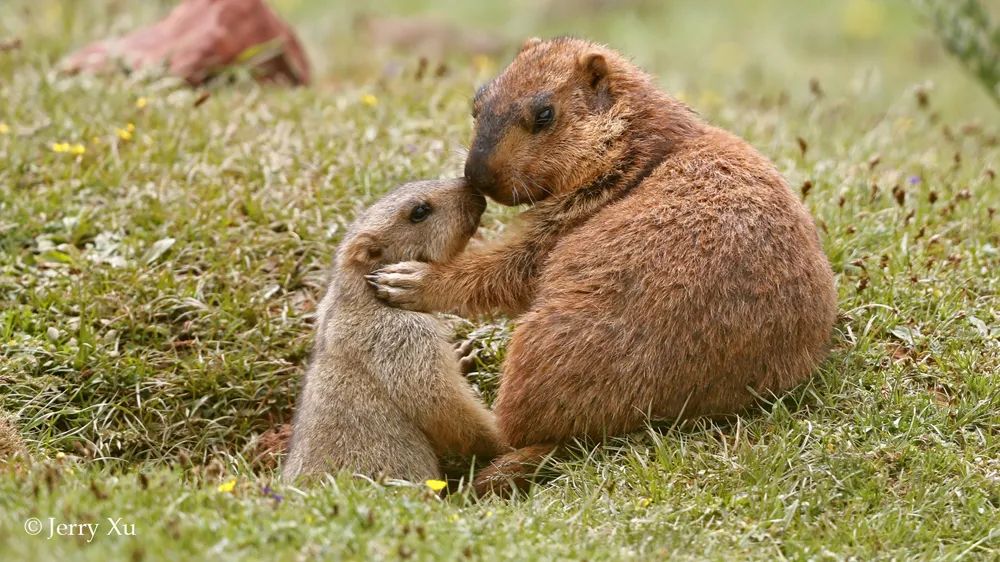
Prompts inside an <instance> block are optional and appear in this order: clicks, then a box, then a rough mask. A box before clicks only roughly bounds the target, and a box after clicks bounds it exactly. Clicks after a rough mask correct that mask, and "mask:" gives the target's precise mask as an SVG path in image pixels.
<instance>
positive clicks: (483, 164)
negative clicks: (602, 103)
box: [465, 143, 495, 195]
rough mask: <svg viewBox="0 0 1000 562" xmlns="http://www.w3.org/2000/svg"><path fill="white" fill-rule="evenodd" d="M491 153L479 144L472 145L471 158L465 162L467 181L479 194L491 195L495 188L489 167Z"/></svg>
mask: <svg viewBox="0 0 1000 562" xmlns="http://www.w3.org/2000/svg"><path fill="white" fill-rule="evenodd" d="M489 156H490V155H489V151H487V150H485V149H483V147H482V146H479V145H478V143H475V144H473V145H472V150H470V151H469V157H468V158H467V159H466V160H465V179H466V181H468V182H469V185H470V186H471V187H472V189H474V190H476V191H478V192H479V193H484V194H487V195H489V194H491V193H492V192H493V187H494V183H495V181H494V178H493V174H492V172H490V167H489V164H488V162H489Z"/></svg>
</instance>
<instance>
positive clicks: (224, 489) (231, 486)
mask: <svg viewBox="0 0 1000 562" xmlns="http://www.w3.org/2000/svg"><path fill="white" fill-rule="evenodd" d="M235 489H236V479H235V478H233V479H232V480H227V481H225V482H223V483H222V484H219V492H221V493H223V494H226V493H229V494H231V493H232V492H233V490H235Z"/></svg>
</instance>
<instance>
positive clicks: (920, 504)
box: [0, 0, 1000, 560]
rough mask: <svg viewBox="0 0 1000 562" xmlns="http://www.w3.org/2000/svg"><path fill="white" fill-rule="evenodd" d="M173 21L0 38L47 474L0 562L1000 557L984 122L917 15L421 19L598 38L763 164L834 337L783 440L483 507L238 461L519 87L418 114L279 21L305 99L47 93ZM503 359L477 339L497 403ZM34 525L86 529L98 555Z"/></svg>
mask: <svg viewBox="0 0 1000 562" xmlns="http://www.w3.org/2000/svg"><path fill="white" fill-rule="evenodd" d="M137 4H138V5H137ZM167 4H169V3H163V2H161V3H160V5H157V3H152V2H150V3H122V2H116V1H113V0H101V1H94V2H86V3H85V2H70V1H66V2H57V1H55V0H33V1H30V2H29V1H27V0H8V1H6V2H4V3H3V5H2V6H0V41H2V40H3V39H5V38H10V37H20V38H21V39H22V40H23V46H22V47H21V48H20V49H16V50H12V51H9V52H2V53H0V100H2V103H0V123H2V125H0V414H4V413H5V414H6V415H8V416H10V417H11V418H12V419H13V424H14V426H15V427H16V428H17V431H18V432H19V433H20V434H21V435H22V436H23V439H24V440H25V441H26V443H27V446H28V448H29V450H30V451H31V456H32V459H33V461H32V462H28V463H11V464H7V465H3V464H0V559H4V560H20V559H24V560H30V559H57V558H61V559H87V560H105V559H109V558H126V557H131V558H132V559H134V560H140V559H143V558H149V559H159V558H170V559H185V558H191V557H208V556H212V557H213V558H216V559H237V558H240V559H242V558H250V559H262V560H272V559H297V558H306V559H309V558H313V557H316V556H322V557H328V558H335V559H336V558H348V559H370V558H402V559H406V558H413V559H461V558H463V557H472V558H484V559H495V558H508V559H551V560H563V559H578V558H579V559H619V558H638V559H651V558H652V559H655V558H663V557H665V556H667V555H671V556H675V557H677V558H681V559H684V558H693V559H703V558H712V559H733V558H740V559H742V558H757V559H774V558H783V557H784V558H794V559H802V558H813V559H841V558H849V557H855V558H858V559H873V558H887V559H910V558H921V559H933V558H937V559H960V558H970V559H995V558H996V557H997V556H1000V526H998V525H997V521H998V520H1000V380H998V378H997V377H998V375H997V373H998V372H1000V328H998V327H997V326H998V324H1000V297H998V296H997V295H998V293H1000V280H998V272H1000V235H998V232H1000V228H998V223H1000V217H998V216H997V209H998V208H1000V183H998V180H997V179H996V173H997V172H1000V140H998V134H1000V128H998V127H997V123H998V121H1000V120H998V115H1000V112H998V108H997V107H996V106H995V105H993V104H992V102H991V101H990V100H989V99H988V98H987V97H986V96H985V95H984V94H983V93H982V92H981V91H980V90H979V87H978V86H977V85H976V84H975V83H973V82H972V81H971V80H969V79H968V78H967V77H966V76H965V75H964V74H962V73H961V71H960V70H959V69H958V67H957V65H956V64H955V63H954V62H953V61H951V60H949V59H948V58H947V57H946V56H945V55H944V54H943V53H942V52H941V51H940V49H939V48H938V46H937V45H936V43H935V42H934V41H933V38H932V37H931V36H930V35H929V33H928V32H926V31H924V30H922V28H921V25H920V22H919V20H917V19H916V18H915V17H914V16H913V14H912V13H911V12H910V11H909V9H908V7H907V4H906V3H904V2H885V3H882V2H871V1H860V0H851V1H846V2H818V1H816V2H777V1H766V2H755V3H744V2H729V3H727V4H726V5H725V6H723V7H721V8H720V7H715V8H708V7H706V5H705V4H702V3H698V2H694V1H683V2H671V3H663V4H665V6H661V5H660V3H653V2H648V3H643V2H640V3H637V4H636V6H633V7H630V8H622V9H611V10H604V11H600V12H597V11H592V10H589V9H568V8H566V5H567V4H566V3H565V2H560V1H552V2H548V3H545V4H543V5H539V4H537V3H534V2H527V1H526V0H524V1H522V2H518V3H515V4H514V5H513V6H512V7H506V8H505V7H500V6H498V5H486V4H487V3H461V4H459V3H455V4H454V5H444V6H440V5H439V6H438V7H437V8H436V11H437V14H438V16H440V17H442V18H446V19H450V20H452V21H455V22H462V23H463V25H468V26H471V27H473V28H475V27H478V28H481V29H495V30H497V32H498V33H499V34H500V35H501V36H503V37H505V38H508V39H510V40H512V42H513V43H515V44H516V43H518V42H519V41H520V39H521V38H523V37H524V36H527V35H532V34H541V35H551V34H555V33H562V32H568V31H569V32H574V33H576V34H580V35H585V36H590V37H594V38H597V39H599V40H603V41H607V42H609V43H610V44H612V45H613V46H616V47H618V48H620V49H622V50H624V51H626V52H628V53H629V54H631V55H633V56H634V57H635V59H636V60H637V61H638V62H639V63H641V64H643V65H645V66H646V67H647V68H649V69H650V70H652V71H654V72H656V73H657V75H658V76H661V77H662V82H663V84H664V87H666V88H667V89H668V90H670V91H673V92H676V93H678V95H680V96H682V97H683V98H684V99H686V100H687V101H688V102H689V103H690V104H692V105H693V106H694V107H695V108H696V109H697V110H699V111H700V112H701V113H702V114H703V115H704V116H705V117H706V119H708V120H710V121H712V122H715V123H717V124H719V125H722V126H724V127H727V128H729V129H731V130H733V131H735V132H737V133H738V134H740V135H742V136H744V137H745V138H747V139H748V140H750V141H751V142H752V143H753V144H754V145H755V146H757V147H758V148H759V149H760V150H761V151H763V152H764V153H765V154H767V155H768V156H770V157H771V158H773V159H774V161H775V162H776V163H777V164H778V166H779V168H780V169H781V170H782V172H783V173H785V174H786V176H787V177H788V179H789V181H790V183H791V185H792V186H793V188H794V189H796V190H800V191H801V193H802V195H803V197H805V201H806V204H807V205H808V206H809V208H810V209H811V210H812V212H813V213H814V215H815V216H816V219H817V221H818V223H819V225H820V227H821V235H822V238H823V241H824V245H825V248H826V251H827V253H828V255H829V256H830V259H831V261H832V263H833V267H834V269H835V271H836V273H837V280H838V285H839V291H840V307H841V311H842V315H841V319H840V321H839V322H838V324H837V329H836V336H835V341H834V349H833V352H832V354H831V356H830V358H829V359H828V360H827V361H826V362H825V363H824V364H823V366H822V368H821V370H820V372H819V373H818V374H817V376H816V377H815V378H814V379H813V380H812V381H811V382H809V383H808V384H806V385H803V386H802V387H801V388H798V389H796V390H794V391H793V392H792V393H791V394H790V395H789V396H788V397H786V398H784V399H783V400H781V401H779V402H778V403H776V404H774V405H773V406H772V407H770V408H767V409H763V410H762V411H761V412H759V413H756V414H753V415H747V416H744V417H742V418H740V419H739V420H738V421H736V422H735V423H733V424H731V425H726V426H721V425H713V424H708V423H702V424H695V425H694V426H693V427H688V428H684V429H678V428H674V429H665V430H662V431H658V432H652V431H651V432H647V433H643V434H639V435H634V436H630V437H628V438H625V439H621V440H619V441H616V442H614V443H611V444H609V445H607V446H605V447H602V448H599V449H597V450H594V451H590V452H586V453H582V454H581V455H580V456H579V457H578V458H576V459H573V460H570V461H567V462H564V463H561V464H560V465H559V466H558V469H559V471H560V473H561V476H560V477H559V478H557V479H556V480H555V481H554V482H552V483H551V484H549V485H546V486H544V487H541V488H538V489H536V490H535V491H534V492H533V493H532V494H531V496H530V497H528V498H526V499H521V500H518V501H513V502H499V501H495V500H490V501H486V502H481V503H473V502H471V501H469V500H468V498H467V497H466V496H465V495H463V494H458V495H454V496H451V497H449V498H448V499H445V500H441V499H438V498H437V497H436V496H435V495H433V494H431V493H430V492H429V491H428V490H427V489H426V488H424V487H422V486H380V485H372V484H370V483H367V482H364V481H357V480H351V479H349V478H340V479H337V480H335V481H331V482H330V483H329V484H328V485H327V486H325V487H323V488H321V489H317V490H296V489H292V488H290V487H287V486H283V485H280V484H278V483H276V482H275V481H274V479H273V477H272V473H271V472H270V470H269V469H267V468H263V467H261V465H260V463H259V462H257V459H255V454H254V451H255V439H256V437H257V436H259V435H260V434H262V433H263V432H264V431H266V430H268V429H269V428H272V427H274V426H275V425H277V424H279V423H282V422H285V421H288V420H289V417H290V408H291V406H292V404H293V402H294V398H295V394H296V389H297V384H298V380H297V379H298V376H299V375H300V374H301V369H302V364H303V362H304V360H305V359H306V357H307V353H308V349H309V345H310V340H311V322H312V313H313V310H314V307H315V304H316V300H317V298H318V296H319V291H320V289H321V287H322V283H323V277H324V268H325V267H326V266H327V265H328V263H329V260H330V256H331V252H332V249H333V248H334V246H335V244H336V242H337V241H338V239H339V236H340V233H341V232H342V231H343V229H344V226H345V225H346V224H347V223H349V222H350V220H351V218H352V217H353V215H354V213H355V212H356V211H357V210H358V209H359V208H361V207H363V206H364V205H366V204H368V203H370V202H371V201H373V200H374V199H375V198H376V197H377V196H378V195H379V194H381V193H383V192H384V191H386V190H387V189H389V188H390V187H391V186H393V185H395V184H397V183H400V182H402V181H405V180H408V179H412V178H420V177H436V176H443V175H455V174H457V173H459V172H460V170H461V163H462V154H461V148H462V146H463V145H464V143H465V142H466V141H467V140H468V137H469V131H470V120H469V117H468V99H469V97H470V95H471V93H472V92H473V91H474V87H475V86H476V85H477V84H478V83H480V82H482V81H483V80H485V79H486V78H487V77H488V76H490V75H491V74H492V73H494V72H495V71H496V70H497V69H498V67H499V65H502V64H503V62H504V60H505V58H504V57H506V56H507V55H504V57H500V58H498V59H496V60H488V59H482V58H478V59H470V58H468V57H463V56H461V54H456V56H454V57H450V58H449V59H448V61H447V63H448V72H447V73H446V74H445V75H444V76H442V77H435V78H425V79H423V80H421V81H417V80H415V79H414V77H413V73H414V70H415V68H416V62H415V61H413V60H412V58H407V57H406V56H404V55H399V54H394V53H390V52H386V51H384V50H381V49H370V48H369V47H367V46H366V45H365V44H363V43H360V42H358V41H357V40H356V39H354V37H353V35H352V34H351V21H352V15H353V14H354V11H353V10H354V9H353V8H350V7H347V6H343V5H340V3H336V4H335V5H331V4H332V3H328V2H320V1H318V0H317V1H301V2H296V1H290V0H285V1H277V2H275V4H276V5H277V6H278V7H279V9H281V10H282V11H283V13H284V14H285V15H287V16H288V17H289V19H290V20H291V21H293V22H294V23H295V24H296V25H297V26H298V27H299V28H300V29H301V31H302V34H303V36H304V37H305V39H306V41H307V44H308V47H309V49H310V52H311V54H312V55H313V58H314V60H315V61H316V66H317V74H318V78H319V79H318V81H317V85H316V86H315V87H313V88H310V89H298V90H278V89H270V88H260V87H257V86H254V85H252V84H248V83H246V82H238V83H237V84H235V85H234V86H230V87H226V88H217V89H213V90H210V92H211V95H210V97H208V98H207V100H202V101H203V103H200V104H198V105H196V104H195V102H196V100H198V99H199V97H202V96H201V93H200V92H192V91H189V90H186V89H184V88H182V87H179V86H178V85H177V84H176V83H175V82H172V81H170V80H164V79H153V78H150V77H143V76H132V77H129V78H124V77H116V78H112V79H96V78H86V77H81V78H72V79H67V78H61V77H58V76H56V75H55V74H54V72H53V71H52V67H53V66H54V64H55V62H56V61H57V60H58V58H59V56H60V55H62V54H63V53H65V52H66V51H67V50H68V49H69V48H71V47H73V46H75V45H79V44H81V43H82V42H83V41H85V40H86V39H87V38H90V37H93V36H94V35H100V34H102V33H105V32H114V31H120V30H124V29H127V28H129V27H131V26H133V25H135V24H136V23H137V22H141V21H147V20H149V19H151V18H153V17H155V16H156V15H157V14H158V13H160V10H161V6H166V5H167ZM480 4H482V5H480ZM425 9H429V7H428V6H425V5H423V4H421V3H416V2H399V1H397V2H385V1H383V2H378V3H376V4H375V5H374V7H373V8H371V10H372V11H373V12H375V13H379V12H384V13H389V12H390V11H391V12H394V13H402V14H414V13H418V12H421V11H423V10H425ZM430 11H434V9H430ZM497 22H500V23H497ZM810 79H815V81H814V86H813V87H810ZM59 143H66V144H68V145H69V147H68V148H69V152H65V151H63V152H57V151H54V150H53V144H59ZM77 144H79V145H80V147H81V148H82V151H83V153H82V154H73V151H74V149H75V150H76V151H77V152H80V149H78V148H75V145H77ZM510 217H511V212H510V211H505V210H499V209H494V210H493V211H491V214H490V215H489V220H488V221H487V229H488V231H489V232H491V233H494V234H495V233H497V232H499V231H502V229H503V228H504V225H505V224H507V223H508V222H509V218H510ZM506 330H507V328H505V327H500V328H498V329H497V330H496V331H495V333H493V334H492V335H491V336H489V337H485V338H484V341H483V345H484V346H486V347H490V349H491V353H486V354H484V362H483V364H482V365H481V366H480V367H481V371H482V374H480V375H479V377H478V379H477V380H478V381H479V382H480V384H481V386H482V387H483V390H484V391H485V392H486V394H487V396H489V395H491V394H490V393H491V391H492V390H493V388H495V373H496V372H497V371H498V368H499V362H500V361H501V359H502V356H503V342H504V337H505V334H506V333H507V331H506ZM2 433H3V432H2V427H0V435H2ZM0 449H2V447H0ZM29 518H38V519H39V523H40V524H41V525H42V527H41V530H40V534H39V535H37V536H32V535H29V534H28V533H26V531H25V524H26V521H27V520H28V519H29ZM49 518H52V519H51V520H50V519H49ZM108 518H111V519H120V522H119V523H118V526H119V529H120V531H126V530H128V528H127V527H126V525H134V535H135V536H119V535H117V534H116V531H115V530H114V529H113V526H112V524H111V523H110V522H109V521H108ZM50 521H54V523H55V524H59V523H100V524H101V526H100V527H99V528H98V529H97V533H96V536H95V537H94V538H93V540H92V541H90V542H87V538H88V536H89V531H87V532H84V536H82V537H80V536H75V537H70V536H54V537H52V538H49V525H50ZM29 526H30V525H29ZM64 530H65V529H64ZM109 531H110V532H111V533H112V534H111V535H110V536H109V535H107V533H108V532H109Z"/></svg>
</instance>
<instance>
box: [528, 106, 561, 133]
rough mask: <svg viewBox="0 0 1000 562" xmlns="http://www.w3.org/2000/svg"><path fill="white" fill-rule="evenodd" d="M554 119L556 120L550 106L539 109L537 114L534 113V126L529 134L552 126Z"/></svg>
mask: <svg viewBox="0 0 1000 562" xmlns="http://www.w3.org/2000/svg"><path fill="white" fill-rule="evenodd" d="M555 118H556V111H555V110H554V109H552V106H551V105H547V106H545V107H543V108H541V109H539V110H538V113H535V126H534V127H533V130H532V131H531V132H533V133H537V132H538V131H541V130H542V129H544V128H545V127H548V126H549V125H551V124H552V121H554V120H555Z"/></svg>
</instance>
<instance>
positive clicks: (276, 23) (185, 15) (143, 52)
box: [60, 0, 309, 85]
mask: <svg viewBox="0 0 1000 562" xmlns="http://www.w3.org/2000/svg"><path fill="white" fill-rule="evenodd" d="M117 63H121V64H123V65H124V66H125V67H126V68H129V69H140V68H145V67H149V66H155V65H161V64H162V65H165V67H166V68H167V70H168V71H169V72H170V73H171V74H174V75H176V76H179V77H181V78H183V79H185V80H187V81H188V82H189V83H190V84H192V85H197V84H201V83H202V82H204V81H206V80H207V79H209V78H211V77H212V76H214V75H215V74H217V73H218V72H219V71H220V70H222V69H224V68H225V67H227V66H230V65H233V64H245V65H247V66H250V67H252V68H253V70H254V75H255V76H256V77H257V79H259V80H262V81H278V82H285V83H290V84H308V83H309V62H308V60H307V59H306V55H305V52H304V51H303V50H302V46H301V44H300V43H299V40H298V38H297V37H296V36H295V32H294V31H292V29H291V27H289V26H288V25H287V24H286V23H285V22H283V21H281V19H279V18H278V16H277V15H276V14H275V13H274V12H273V11H272V10H271V9H270V8H269V7H268V6H267V4H265V3H264V1H263V0H183V1H182V2H181V3H180V4H179V5H178V6H177V7H176V8H174V10H173V11H172V12H170V14H169V15H167V17H166V18H164V19H162V20H160V21H158V22H156V23H154V24H152V25H150V26H147V27H143V28H141V29H138V30H136V31H133V32H132V33H130V34H128V35H126V36H124V37H120V38H111V39H105V40H102V41H97V42H95V43H91V44H90V45H87V46H86V47H83V48H82V49H80V50H78V51H76V52H75V53H73V54H71V55H69V56H68V57H66V59H64V60H63V62H62V63H61V65H60V66H61V68H62V70H64V71H65V72H70V73H77V72H84V71H87V72H99V71H106V70H113V69H114V68H116V66H115V65H116V64H117Z"/></svg>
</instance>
